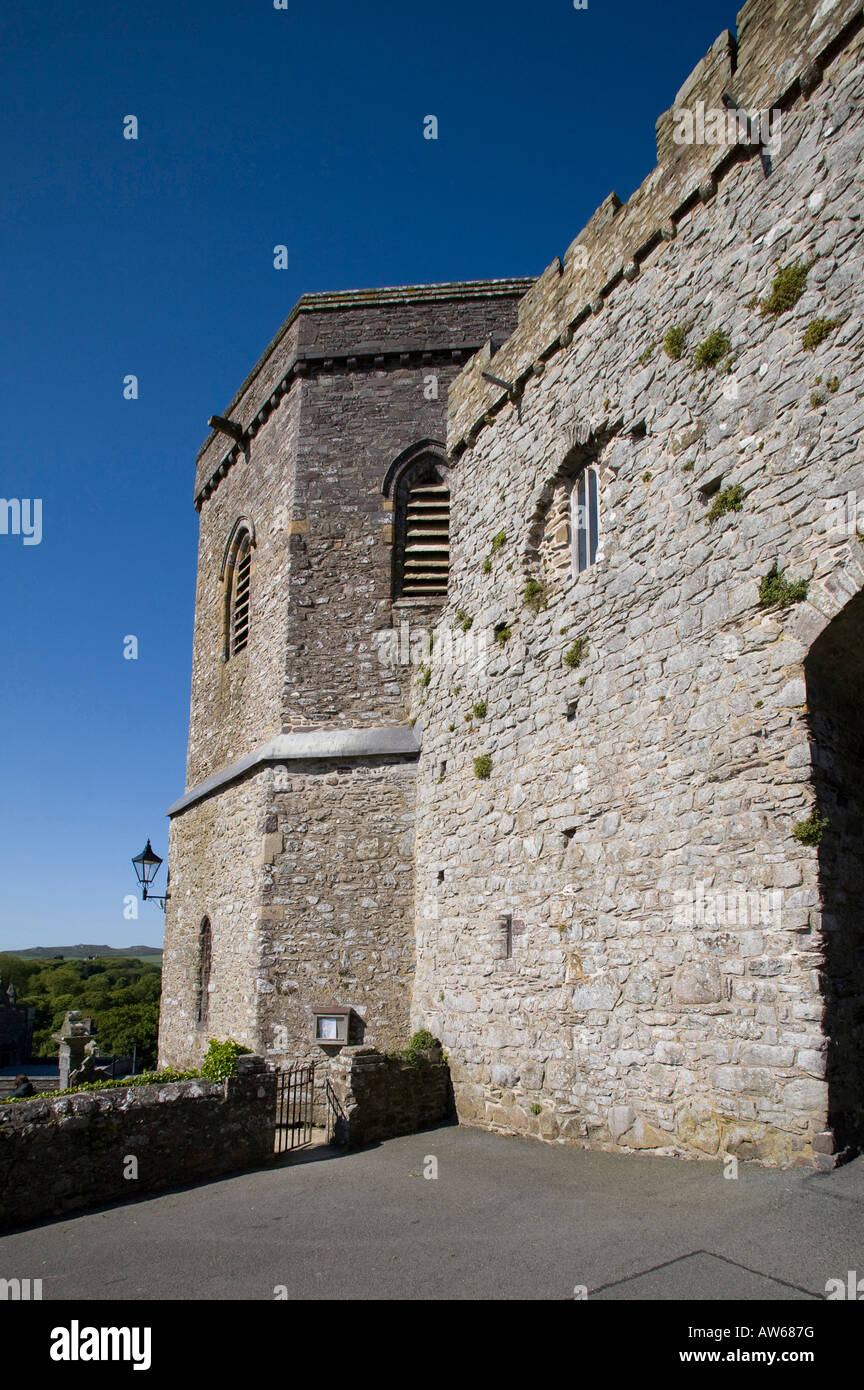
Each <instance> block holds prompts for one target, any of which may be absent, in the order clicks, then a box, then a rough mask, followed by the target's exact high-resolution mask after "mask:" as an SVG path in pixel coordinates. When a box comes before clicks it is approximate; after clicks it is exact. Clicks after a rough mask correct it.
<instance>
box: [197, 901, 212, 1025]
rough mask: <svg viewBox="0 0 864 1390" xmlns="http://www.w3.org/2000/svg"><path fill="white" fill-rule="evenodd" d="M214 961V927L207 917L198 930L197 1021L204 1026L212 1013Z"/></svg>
mask: <svg viewBox="0 0 864 1390" xmlns="http://www.w3.org/2000/svg"><path fill="white" fill-rule="evenodd" d="M212 961H213V929H212V927H211V926H210V918H209V917H205V918H204V921H203V922H202V923H201V928H200V930H199V932H198V980H197V986H196V991H195V992H196V995H197V1005H198V1007H197V1018H196V1023H198V1024H199V1026H201V1027H203V1026H204V1024H206V1022H207V1019H208V1016H209V1013H210V967H211V964H212Z"/></svg>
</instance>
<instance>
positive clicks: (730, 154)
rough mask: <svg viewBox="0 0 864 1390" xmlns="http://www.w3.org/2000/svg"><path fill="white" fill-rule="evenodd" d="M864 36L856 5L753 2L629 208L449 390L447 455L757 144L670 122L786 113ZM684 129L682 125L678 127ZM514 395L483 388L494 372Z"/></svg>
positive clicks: (668, 122) (609, 208)
mask: <svg viewBox="0 0 864 1390" xmlns="http://www.w3.org/2000/svg"><path fill="white" fill-rule="evenodd" d="M862 27H864V11H862V5H861V0H750V3H749V4H747V5H745V6H744V8H743V9H742V10H741V11H740V13H739V15H738V20H737V37H736V36H735V35H733V34H732V33H730V32H729V31H728V30H727V31H724V33H722V34H721V35H720V36H719V38H718V39H717V40H716V41H715V43H714V44H713V45H712V47H711V49H710V50H709V52H708V53H707V54H706V55H705V57H704V58H703V59H702V61H701V62H700V63H698V64H697V66H696V67H695V68H694V69H693V71H692V72H691V73H690V76H689V77H688V78H687V80H686V81H685V82H684V83H683V85H682V86H681V88H680V90H679V91H678V93H677V95H676V98H675V101H674V103H673V105H672V106H671V107H670V108H669V110H667V111H665V112H664V113H663V114H662V115H661V116H660V117H659V119H658V120H657V123H656V130H657V165H656V167H655V168H654V169H653V170H652V172H651V173H650V174H649V175H648V177H647V178H646V179H645V180H644V182H643V183H642V184H641V185H640V187H639V188H638V189H637V190H636V192H635V193H634V194H633V195H632V197H631V198H630V199H629V200H628V201H627V202H626V203H624V204H622V202H621V200H620V199H619V198H618V196H617V194H615V193H614V192H613V193H610V194H609V196H608V198H606V199H605V200H604V202H603V203H601V205H600V207H599V208H598V209H597V211H596V212H595V213H594V215H593V216H592V217H591V218H590V220H589V221H588V223H587V225H586V226H585V227H584V228H583V230H582V231H581V232H580V233H579V234H578V236H577V237H576V238H575V239H574V241H573V242H572V243H571V245H570V246H569V247H568V249H567V251H566V253H565V256H564V260H563V262H562V261H561V259H560V258H556V259H555V260H554V261H553V262H552V264H551V265H549V266H548V267H547V269H546V270H545V271H544V272H543V274H542V275H541V276H540V277H539V278H538V279H537V280H536V281H535V282H534V284H533V286H532V287H531V289H530V290H529V291H528V292H527V293H526V294H525V296H524V298H523V299H522V301H521V303H520V305H519V318H518V325H517V327H516V329H515V331H514V332H513V334H512V335H511V337H510V338H508V340H507V341H506V343H504V344H503V345H502V346H501V348H500V350H499V351H497V352H495V344H494V343H491V342H489V343H486V344H485V345H484V347H483V348H482V349H481V350H480V351H479V352H478V353H477V355H476V356H475V357H474V358H472V360H471V361H470V362H469V363H468V364H467V365H466V367H465V369H464V370H463V371H462V372H461V373H460V375H459V376H458V377H457V378H456V380H455V381H454V383H453V385H452V386H451V388H450V398H449V411H448V450H449V452H450V454H451V455H452V456H453V457H454V458H455V457H458V455H459V454H460V453H462V452H463V451H464V450H465V449H466V448H467V447H469V446H470V445H471V444H473V442H474V441H475V440H476V438H477V435H478V434H479V432H480V430H481V429H482V428H483V426H484V424H485V423H488V422H489V421H490V420H491V418H492V417H494V415H496V414H497V413H498V412H499V411H500V410H501V409H502V408H503V407H504V406H505V405H506V404H507V402H508V400H510V399H511V397H518V396H519V395H520V394H521V392H522V390H523V389H524V387H525V384H526V383H527V381H528V380H529V379H530V378H531V376H532V375H539V374H540V373H541V372H542V371H543V369H544V363H545V362H546V361H547V360H548V359H549V358H550V357H552V356H553V355H554V354H555V353H556V352H557V351H558V350H559V349H560V348H562V347H566V346H568V345H569V344H570V343H571V342H572V341H573V337H574V335H575V334H578V331H579V328H580V325H581V324H583V323H584V322H586V320H588V319H590V318H591V317H592V316H593V315H597V314H600V313H602V312H603V309H604V305H605V302H606V300H607V299H608V297H609V296H610V295H611V294H612V293H613V291H615V290H616V289H617V288H618V287H619V286H620V285H621V284H622V282H627V281H632V280H635V279H636V277H637V276H638V275H639V273H640V270H641V268H642V266H643V264H644V263H645V262H646V261H647V260H648V259H649V258H650V257H651V256H652V254H653V253H654V252H655V251H656V250H657V248H658V247H660V246H661V245H662V244H663V242H664V241H670V240H673V239H674V238H675V236H676V233H677V224H678V222H679V221H680V220H681V219H682V218H683V217H685V216H686V215H688V214H689V213H691V212H692V211H693V209H694V208H697V207H698V206H699V204H700V203H704V204H707V203H710V201H711V200H712V199H713V198H714V197H715V196H716V193H717V189H718V186H719V184H720V183H721V181H722V179H723V177H724V175H725V174H726V173H727V172H728V171H729V170H730V169H731V168H732V167H733V166H734V165H736V164H738V163H740V162H741V161H742V160H744V159H752V158H759V157H760V153H761V151H760V146H759V145H758V144H753V145H750V144H744V143H741V144H732V145H730V144H727V143H723V144H716V145H712V144H707V143H698V142H695V141H694V142H693V143H676V140H675V133H676V122H677V119H678V118H677V116H676V113H677V112H679V111H680V110H681V109H682V108H686V109H687V110H688V111H691V112H695V111H697V110H698V109H699V103H704V106H703V108H702V110H703V113H704V112H706V111H707V112H710V111H718V110H724V109H725V108H724V102H723V97H724V95H725V96H727V97H731V98H732V99H733V100H734V101H735V103H737V106H738V107H739V108H740V109H741V110H742V111H744V112H747V113H748V115H749V116H751V117H755V116H756V113H757V112H765V113H766V115H767V113H769V112H772V111H773V112H778V111H779V112H782V111H784V110H787V109H789V108H791V107H792V106H793V105H794V104H795V103H796V102H798V101H800V100H806V99H807V97H808V96H809V95H810V94H811V93H812V92H813V91H814V90H815V88H816V87H817V86H818V84H819V82H820V81H821V78H822V72H823V70H824V68H825V66H826V65H827V64H828V63H829V62H830V61H832V59H833V58H834V57H835V56H836V55H837V54H838V53H839V52H841V51H842V49H843V48H844V47H845V45H846V44H847V43H848V42H849V41H850V40H851V38H852V37H853V36H854V35H855V34H856V33H857V32H858V31H859V30H860V29H861V28H862ZM679 130H680V127H679ZM493 354H494V356H495V366H494V375H495V376H496V377H498V378H499V379H500V380H502V381H506V382H508V383H509V384H510V386H511V387H512V388H513V390H512V391H510V392H508V391H507V390H505V389H504V388H503V387H500V386H496V385H494V384H493V383H490V382H489V381H488V380H486V378H485V377H484V375H483V373H484V372H488V371H489V370H490V361H491V359H492V356H493Z"/></svg>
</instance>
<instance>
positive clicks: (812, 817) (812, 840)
mask: <svg viewBox="0 0 864 1390" xmlns="http://www.w3.org/2000/svg"><path fill="white" fill-rule="evenodd" d="M828 824H829V822H828V817H827V816H820V814H819V812H818V811H811V812H810V814H809V816H808V817H807V819H806V820H799V822H798V824H797V825H793V827H792V834H793V835H794V836H795V839H796V840H798V841H799V843H800V844H802V845H818V844H820V843H821V840H822V836H823V835H824V834H825V831H826V830H827V829H828Z"/></svg>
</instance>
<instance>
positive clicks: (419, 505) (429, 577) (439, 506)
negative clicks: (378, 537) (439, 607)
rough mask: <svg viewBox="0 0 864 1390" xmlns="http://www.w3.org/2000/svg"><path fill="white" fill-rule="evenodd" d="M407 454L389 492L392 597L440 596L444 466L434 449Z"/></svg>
mask: <svg viewBox="0 0 864 1390" xmlns="http://www.w3.org/2000/svg"><path fill="white" fill-rule="evenodd" d="M411 454H412V455H413V457H409V458H408V460H407V461H406V462H405V466H404V467H403V469H402V471H401V472H400V473H399V474H398V480H397V481H396V484H395V488H394V494H393V512H394V517H393V541H394V546H393V597H394V599H400V598H402V599H413V600H415V601H417V600H422V599H426V598H442V597H446V595H447V581H448V579H449V575H450V485H449V472H450V470H449V467H448V465H447V463H446V461H445V460H444V458H443V457H442V455H441V454H440V453H438V452H437V450H431V449H428V448H424V449H422V450H420V451H414V450H412V451H411ZM403 457H404V456H403Z"/></svg>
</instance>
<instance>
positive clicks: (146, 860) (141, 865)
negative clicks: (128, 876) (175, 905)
mask: <svg viewBox="0 0 864 1390" xmlns="http://www.w3.org/2000/svg"><path fill="white" fill-rule="evenodd" d="M161 863H162V860H161V859H160V858H159V855H158V854H154V853H153V846H152V845H151V844H150V841H149V840H148V841H147V843H146V845H145V846H144V848H143V849H142V851H141V853H140V854H136V855H135V857H134V859H133V860H132V866H133V868H134V869H135V873H136V875H137V878H138V882H139V883H140V884H141V887H142V889H143V897H144V901H145V903H146V902H147V899H148V898H151V899H152V900H153V901H154V902H157V903H159V905H160V906H161V908H162V911H163V912H164V911H165V904H166V902H167V901H168V899H169V897H170V896H171V894H170V893H169V891H168V887H167V884H166V888H165V893H164V894H163V895H162V896H160V895H159V894H158V893H148V892H147V889H148V888H149V887H150V884H151V883H152V882H153V880H154V879H155V877H156V875H157V874H158V872H159V866H160V864H161Z"/></svg>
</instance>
